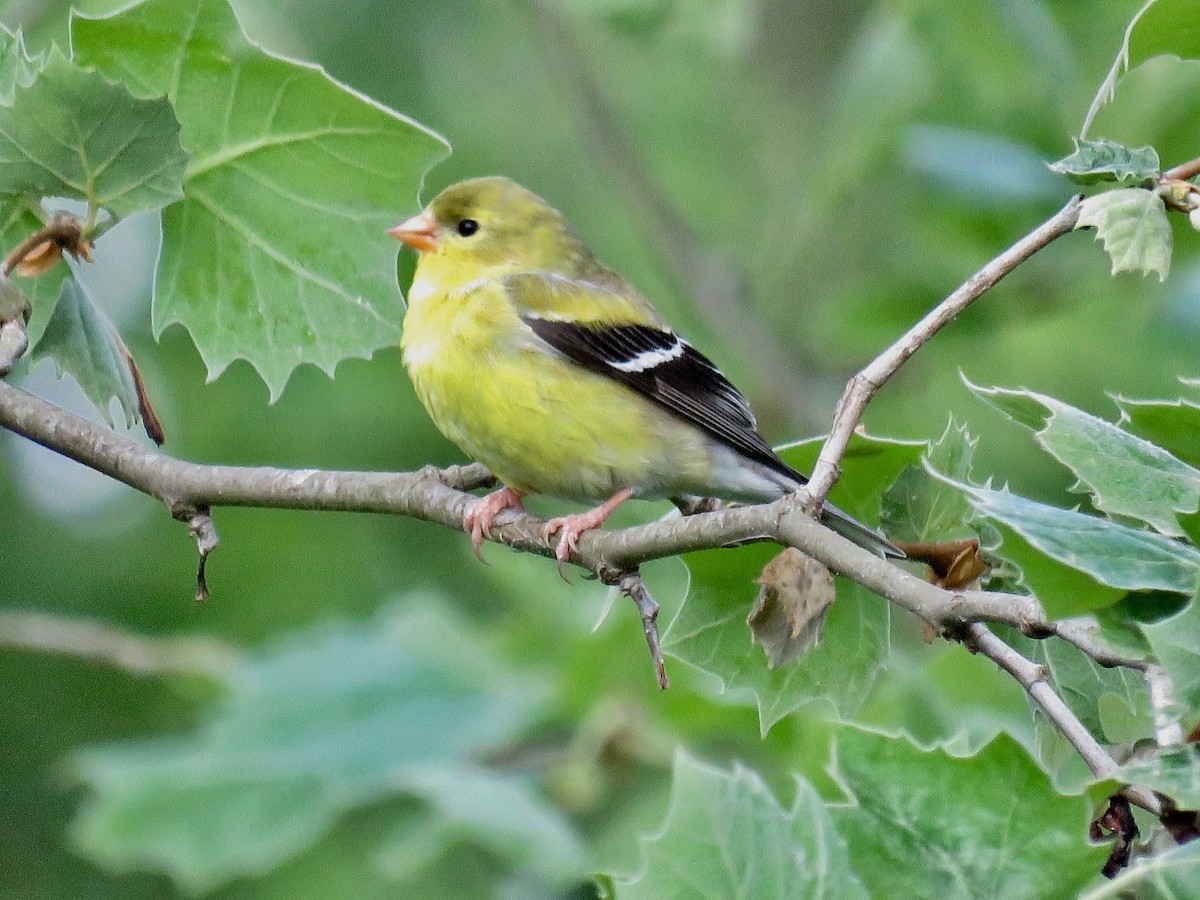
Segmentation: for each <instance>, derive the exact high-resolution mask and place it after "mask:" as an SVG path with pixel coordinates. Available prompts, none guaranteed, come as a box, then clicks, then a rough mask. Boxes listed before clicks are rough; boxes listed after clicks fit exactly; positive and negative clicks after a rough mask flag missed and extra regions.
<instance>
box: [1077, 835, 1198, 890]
mask: <svg viewBox="0 0 1200 900" xmlns="http://www.w3.org/2000/svg"><path fill="white" fill-rule="evenodd" d="M1197 884H1200V842H1197V841H1193V842H1192V843H1190V844H1184V845H1183V846H1182V847H1172V848H1171V849H1170V850H1167V851H1166V852H1165V853H1158V854H1156V855H1154V856H1141V857H1138V858H1137V859H1135V860H1134V862H1133V864H1132V865H1130V866H1129V868H1128V869H1126V870H1125V871H1124V872H1122V873H1121V874H1120V875H1118V876H1117V877H1116V878H1114V879H1113V880H1112V881H1108V882H1105V883H1104V884H1102V885H1100V886H1099V887H1097V888H1093V889H1092V890H1090V891H1088V892H1087V893H1085V894H1082V895H1080V900H1127V898H1130V897H1136V898H1137V900H1183V898H1185V897H1192V896H1195V893H1196V885H1197Z"/></svg>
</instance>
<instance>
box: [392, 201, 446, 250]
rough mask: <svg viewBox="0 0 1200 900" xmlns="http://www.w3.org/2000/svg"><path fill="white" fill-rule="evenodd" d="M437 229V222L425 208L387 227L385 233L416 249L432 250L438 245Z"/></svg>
mask: <svg viewBox="0 0 1200 900" xmlns="http://www.w3.org/2000/svg"><path fill="white" fill-rule="evenodd" d="M437 231H438V225H437V222H435V221H434V219H433V216H432V215H430V214H429V210H425V211H424V212H421V213H418V214H417V215H415V216H413V217H412V218H411V219H405V220H404V221H403V222H401V223H400V224H399V225H395V226H393V227H391V228H389V229H388V231H387V233H388V234H390V235H391V236H392V237H394V238H395V239H396V240H398V241H403V242H404V243H406V244H408V246H410V247H415V248H416V249H417V250H425V251H432V250H436V249H437V247H438V240H437Z"/></svg>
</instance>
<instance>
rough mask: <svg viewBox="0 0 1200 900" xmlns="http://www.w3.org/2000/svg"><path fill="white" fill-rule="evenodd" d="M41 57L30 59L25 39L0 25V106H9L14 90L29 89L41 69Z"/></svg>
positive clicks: (19, 33)
mask: <svg viewBox="0 0 1200 900" xmlns="http://www.w3.org/2000/svg"><path fill="white" fill-rule="evenodd" d="M41 65H42V59H41V56H40V55H39V56H35V57H31V56H30V55H29V54H28V53H27V52H26V50H25V39H24V38H23V37H22V36H21V32H20V30H18V31H17V32H16V33H14V32H11V31H9V30H8V29H7V28H5V27H4V26H3V25H0V106H11V105H12V102H13V97H14V95H15V92H16V89H17V88H19V87H21V88H24V87H29V85H30V84H32V83H33V80H34V79H35V78H36V77H37V73H38V69H40V68H41Z"/></svg>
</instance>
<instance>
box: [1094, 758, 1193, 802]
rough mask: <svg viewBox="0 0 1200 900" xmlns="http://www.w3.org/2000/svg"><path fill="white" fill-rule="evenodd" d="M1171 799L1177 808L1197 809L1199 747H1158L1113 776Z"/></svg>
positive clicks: (1124, 766) (1127, 764)
mask: <svg viewBox="0 0 1200 900" xmlns="http://www.w3.org/2000/svg"><path fill="white" fill-rule="evenodd" d="M1115 777H1117V778H1118V779H1120V780H1121V781H1123V782H1126V783H1128V784H1137V785H1141V786H1143V787H1148V788H1150V789H1151V790H1154V791H1157V792H1159V793H1160V794H1164V795H1166V796H1167V797H1170V798H1171V799H1172V800H1173V801H1174V802H1175V807H1176V808H1177V809H1200V746H1197V745H1196V744H1182V745H1180V746H1175V747H1158V748H1156V749H1155V750H1154V752H1153V753H1151V754H1150V755H1149V756H1146V757H1142V758H1135V759H1133V760H1131V761H1129V762H1127V763H1125V765H1123V766H1121V769H1120V771H1119V772H1117V774H1116V776H1115Z"/></svg>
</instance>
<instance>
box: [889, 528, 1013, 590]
mask: <svg viewBox="0 0 1200 900" xmlns="http://www.w3.org/2000/svg"><path fill="white" fill-rule="evenodd" d="M895 544H896V546H897V547H899V548H900V549H901V550H903V551H904V552H905V554H907V556H908V558H909V559H911V560H913V561H914V562H921V563H925V565H927V566H929V569H930V572H929V580H930V581H932V582H933V583H934V584H936V585H938V586H939V587H944V588H946V589H947V590H951V591H954V590H958V589H960V588H964V587H967V586H968V585H970V584H973V583H974V582H976V581H978V580H979V579H980V578H981V577H982V576H983V575H984V574H985V573H986V572H987V571H988V570H989V569H990V568H991V565H989V564H988V562H987V561H986V560H985V559H984V558H983V555H982V554H981V553H980V552H979V538H966V539H964V540H960V541H942V542H940V543H937V544H918V543H910V542H907V541H896V542H895Z"/></svg>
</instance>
